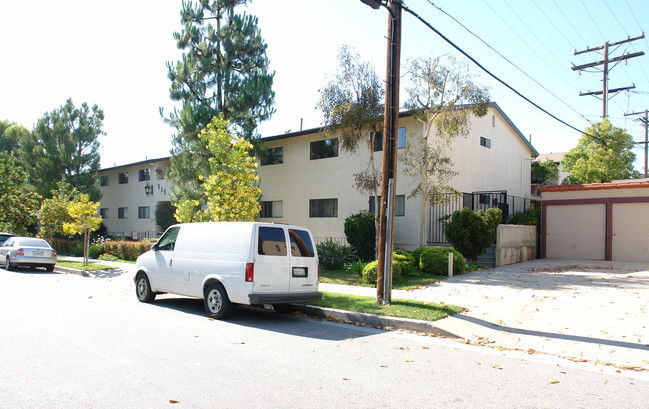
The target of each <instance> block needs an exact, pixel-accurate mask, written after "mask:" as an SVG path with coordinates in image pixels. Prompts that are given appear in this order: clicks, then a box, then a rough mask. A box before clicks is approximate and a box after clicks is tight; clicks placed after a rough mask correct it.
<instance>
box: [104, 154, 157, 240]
mask: <svg viewBox="0 0 649 409" xmlns="http://www.w3.org/2000/svg"><path fill="white" fill-rule="evenodd" d="M168 166H169V159H168V158H164V159H162V160H158V161H147V162H140V163H136V164H131V165H126V166H118V167H114V168H108V169H102V170H100V171H99V176H100V177H101V176H108V186H100V187H99V189H100V190H101V192H102V199H101V206H100V209H108V217H106V218H104V219H103V223H104V225H105V226H106V228H107V229H108V234H110V235H124V234H128V235H130V234H132V232H153V231H155V230H156V225H155V209H156V205H157V204H158V203H159V202H165V201H169V185H168V184H167V181H166V180H165V179H164V175H165V172H166V170H167V167H168ZM140 169H150V171H151V176H150V180H149V181H148V182H147V181H142V182H140V181H139V171H140ZM122 172H128V176H129V177H128V183H125V184H119V174H120V173H122ZM147 183H149V185H151V186H153V194H150V195H146V194H145V191H144V187H145V186H146V184H147ZM141 206H148V207H149V217H148V218H145V219H140V218H139V217H138V207H141ZM121 207H126V208H128V217H127V218H126V219H119V218H118V209H119V208H121Z"/></svg>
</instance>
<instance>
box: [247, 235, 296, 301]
mask: <svg viewBox="0 0 649 409" xmlns="http://www.w3.org/2000/svg"><path fill="white" fill-rule="evenodd" d="M255 252H256V254H255V292H272V293H274V292H281V291H288V289H289V275H290V272H289V262H288V249H287V245H286V233H285V229H284V228H283V227H280V226H277V227H275V226H259V227H258V228H257V249H256V251H255Z"/></svg>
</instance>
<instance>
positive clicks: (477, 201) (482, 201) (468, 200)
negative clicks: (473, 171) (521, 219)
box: [427, 190, 536, 244]
mask: <svg viewBox="0 0 649 409" xmlns="http://www.w3.org/2000/svg"><path fill="white" fill-rule="evenodd" d="M534 202H536V200H533V199H528V198H524V197H519V196H512V195H508V194H507V191H506V190H502V191H484V192H472V193H462V194H460V195H459V196H456V195H453V194H449V195H448V199H447V200H446V202H445V203H444V204H441V205H433V206H431V207H430V208H429V220H430V222H429V225H428V240H427V241H428V244H448V240H446V237H445V236H444V226H445V225H446V221H447V219H448V218H450V216H451V215H452V214H453V213H454V212H456V211H458V210H461V209H462V208H464V207H468V208H469V209H471V210H487V209H491V208H495V207H497V208H499V209H500V210H502V212H503V223H504V222H506V221H507V219H508V218H509V216H511V215H512V214H514V213H515V212H520V211H523V210H527V209H530V207H531V206H532V207H533V204H534Z"/></svg>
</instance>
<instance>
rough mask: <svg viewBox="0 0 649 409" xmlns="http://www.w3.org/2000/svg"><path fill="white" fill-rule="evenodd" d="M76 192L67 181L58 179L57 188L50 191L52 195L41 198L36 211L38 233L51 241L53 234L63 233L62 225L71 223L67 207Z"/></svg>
mask: <svg viewBox="0 0 649 409" xmlns="http://www.w3.org/2000/svg"><path fill="white" fill-rule="evenodd" d="M77 194H78V192H77V191H76V190H75V189H74V188H73V187H72V186H70V185H69V184H68V183H67V182H65V181H60V182H59V183H58V188H57V189H56V190H55V191H54V192H52V197H51V198H50V199H45V200H43V202H42V203H41V209H40V211H39V212H38V221H39V223H40V225H41V231H40V234H41V236H42V237H43V238H45V239H48V240H49V241H50V242H51V241H52V238H53V237H54V235H55V234H57V233H59V234H64V233H65V231H64V229H63V225H64V224H65V223H72V218H71V217H70V214H69V213H68V207H69V205H70V202H71V201H72V200H74V197H75V196H76V195H77Z"/></svg>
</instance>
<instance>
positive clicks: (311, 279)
mask: <svg viewBox="0 0 649 409" xmlns="http://www.w3.org/2000/svg"><path fill="white" fill-rule="evenodd" d="M288 236H289V240H290V243H291V259H290V273H289V274H290V278H289V289H290V291H315V290H316V289H317V284H318V261H317V259H316V256H315V245H314V244H313V238H312V237H311V234H309V232H308V231H307V230H302V229H296V228H289V229H288Z"/></svg>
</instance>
